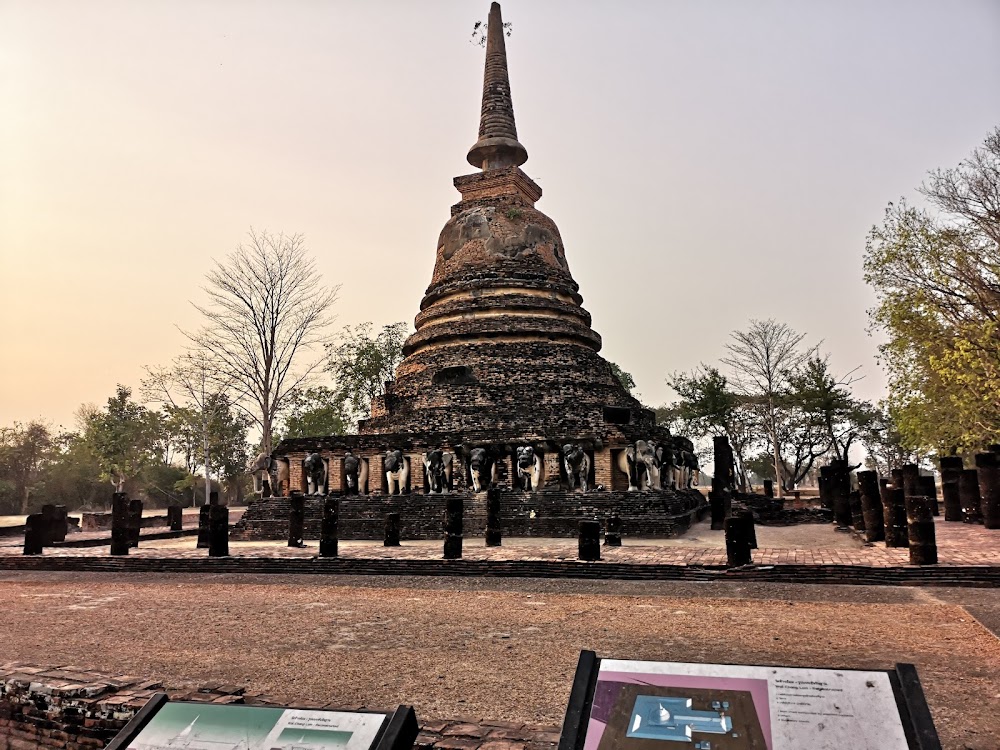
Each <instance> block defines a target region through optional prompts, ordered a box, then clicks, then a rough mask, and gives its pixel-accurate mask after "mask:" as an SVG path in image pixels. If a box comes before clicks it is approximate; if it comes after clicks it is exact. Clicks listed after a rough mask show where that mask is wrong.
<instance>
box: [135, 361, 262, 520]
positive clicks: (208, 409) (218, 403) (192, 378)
mask: <svg viewBox="0 0 1000 750" xmlns="http://www.w3.org/2000/svg"><path fill="white" fill-rule="evenodd" d="M146 372H147V374H148V377H147V379H146V380H144V381H143V391H144V393H145V395H146V398H147V399H148V400H150V401H154V402H158V403H161V404H163V417H164V420H163V424H164V427H165V437H166V438H167V444H168V446H170V447H172V448H173V449H174V450H175V451H176V452H178V453H179V454H180V455H182V456H183V457H184V464H185V466H186V468H187V471H188V472H189V473H191V474H194V473H196V472H197V471H198V469H199V468H201V469H202V470H203V473H204V474H205V476H206V477H207V478H208V479H209V480H211V477H212V475H213V473H214V474H215V476H216V477H217V478H219V479H220V480H225V481H227V482H232V481H234V480H235V479H236V477H237V476H238V475H240V474H241V473H243V472H244V471H245V468H246V465H247V463H248V461H249V457H248V454H249V447H248V446H247V430H248V429H249V427H250V424H251V421H252V420H251V418H250V417H249V415H247V414H246V413H245V412H243V411H242V410H237V409H235V408H234V406H233V404H232V401H231V394H232V393H233V392H234V389H233V388H232V384H231V382H230V381H226V380H225V379H223V378H221V377H219V373H218V372H216V370H215V366H214V365H213V364H212V363H211V362H210V361H206V360H203V359H199V358H197V357H195V356H193V355H191V354H186V355H184V356H181V357H178V358H177V359H175V360H174V362H173V363H172V365H171V366H170V367H165V368H164V367H160V368H146ZM164 454H165V456H169V454H170V451H169V450H165V451H164ZM163 463H164V464H169V463H170V460H169V458H166V457H165V459H164V461H163ZM202 487H203V489H204V492H205V502H206V503H207V502H208V501H209V493H210V491H211V482H210V481H208V482H202ZM186 488H187V485H185V489H186Z"/></svg>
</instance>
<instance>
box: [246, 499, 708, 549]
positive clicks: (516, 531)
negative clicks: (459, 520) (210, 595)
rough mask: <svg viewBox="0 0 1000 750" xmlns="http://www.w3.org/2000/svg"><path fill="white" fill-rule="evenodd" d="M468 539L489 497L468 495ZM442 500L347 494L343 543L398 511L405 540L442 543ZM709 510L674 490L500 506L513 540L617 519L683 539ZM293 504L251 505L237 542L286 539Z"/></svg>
mask: <svg viewBox="0 0 1000 750" xmlns="http://www.w3.org/2000/svg"><path fill="white" fill-rule="evenodd" d="M462 497H463V501H464V505H465V512H464V527H465V529H464V533H465V534H466V536H483V535H484V534H485V533H486V494H485V493H479V494H471V493H468V494H463V495H462ZM444 504H445V496H444V495H424V494H422V493H417V492H413V493H410V494H409V495H396V496H388V495H372V496H367V497H365V496H357V495H353V496H347V497H341V500H340V526H339V537H340V538H341V539H381V538H382V536H383V534H384V530H385V516H386V514H388V513H399V515H400V521H401V536H402V538H403V539H440V538H441V537H442V536H443V524H444ZM704 505H705V500H704V498H703V496H702V495H701V494H700V493H698V492H694V491H688V492H672V491H669V490H665V491H662V492H588V493H578V492H560V491H552V492H549V491H546V492H541V493H532V492H504V493H502V495H501V501H500V508H501V510H500V518H501V523H502V531H503V533H504V534H505V535H507V536H514V537H564V538H565V537H575V536H576V535H577V533H578V531H579V522H580V521H581V520H584V519H588V518H597V519H600V520H604V519H606V518H607V517H609V516H611V515H616V514H617V515H618V516H620V517H621V518H622V521H623V522H624V526H625V528H624V532H623V533H624V534H625V535H626V536H634V537H672V536H677V535H679V534H681V533H683V532H684V531H686V530H687V528H688V527H689V526H690V525H691V523H692V520H693V518H694V517H695V515H696V514H697V513H698V511H699V510H700V509H701V508H703V507H704ZM322 509H323V499H322V498H307V499H306V522H305V535H306V537H307V538H311V539H318V538H319V534H320V525H321V522H322ZM289 510H290V508H289V502H288V499H287V498H269V499H267V500H259V501H255V502H252V503H251V504H250V505H249V507H248V508H247V511H246V513H244V515H243V518H241V519H240V521H239V523H237V524H236V526H235V527H234V529H233V531H232V534H231V538H232V539H235V540H253V539H287V538H288V514H289Z"/></svg>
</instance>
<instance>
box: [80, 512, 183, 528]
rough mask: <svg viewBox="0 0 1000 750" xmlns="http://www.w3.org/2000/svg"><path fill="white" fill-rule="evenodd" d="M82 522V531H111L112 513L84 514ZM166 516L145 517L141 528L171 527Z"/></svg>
mask: <svg viewBox="0 0 1000 750" xmlns="http://www.w3.org/2000/svg"><path fill="white" fill-rule="evenodd" d="M82 516H83V518H82V521H81V526H80V530H81V531H111V514H110V513H84V514H82ZM169 525H170V521H169V520H168V519H167V517H166V516H143V517H142V521H141V527H142V528H144V529H149V528H153V527H156V526H169Z"/></svg>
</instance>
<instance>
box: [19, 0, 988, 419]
mask: <svg viewBox="0 0 1000 750" xmlns="http://www.w3.org/2000/svg"><path fill="white" fill-rule="evenodd" d="M623 5H624V7H623ZM488 9H489V2H487V1H486V0H483V2H480V3H469V2H460V1H459V0H442V1H441V2H437V3H433V4H427V3H419V4H418V3H403V2H375V3H353V2H346V1H344V2H329V3H317V2H308V1H306V0H301V1H299V2H287V3H263V2H261V3H251V4H248V3H243V2H236V1H235V0H210V1H209V2H203V3H198V4H184V3H176V2H167V1H166V0H149V1H147V2H143V3H129V2H124V0H119V1H112V0H93V1H92V2H88V3H74V2H69V1H68V0H65V1H57V0H39V1H36V2H28V1H27V0H8V1H7V2H5V3H4V4H2V5H0V97H2V99H0V101H2V102H3V105H4V108H3V116H2V117H0V268H2V271H3V278H4V282H5V283H4V293H3V295H0V300H2V301H0V318H2V320H3V322H4V324H5V325H4V328H5V332H6V341H5V346H4V347H3V349H2V352H3V354H2V359H0V424H9V423H10V422H12V421H15V420H19V421H28V420H31V419H35V418H39V417H40V418H43V419H46V420H48V421H49V422H51V423H52V424H53V425H57V426H58V425H62V426H64V427H66V428H71V427H73V414H74V412H75V410H76V409H77V408H78V407H79V406H80V404H82V403H88V402H90V403H96V404H98V405H102V404H103V403H104V402H105V401H106V399H107V398H108V397H110V396H111V395H113V393H114V390H115V384H116V383H123V384H126V385H129V386H131V387H132V388H133V390H134V391H138V388H139V384H140V380H141V378H142V376H143V367H144V366H147V365H162V364H167V363H168V362H169V361H170V360H171V359H172V358H173V357H174V356H176V355H178V354H180V353H182V352H183V350H184V344H185V339H184V337H183V335H182V334H181V333H180V330H179V329H181V328H185V329H192V328H196V327H197V326H198V323H199V319H198V314H197V312H196V310H195V309H194V307H193V306H192V304H191V303H192V302H203V301H204V295H203V293H202V292H201V290H200V287H201V285H202V284H203V280H204V277H205V275H206V273H207V272H208V271H209V270H210V268H211V267H212V264H213V260H220V259H223V258H224V257H225V256H226V254H228V253H229V252H231V251H232V250H233V249H234V248H235V246H236V245H237V244H238V243H240V242H242V241H243V240H244V239H245V237H246V233H247V231H248V230H249V228H250V227H251V226H253V227H255V228H257V229H266V230H268V231H270V232H273V233H278V232H284V233H285V234H296V233H301V234H303V235H304V237H305V243H306V246H307V247H308V248H309V249H310V250H311V252H312V254H313V255H314V256H315V258H316V260H317V265H318V267H319V268H320V270H321V272H322V274H323V277H324V279H325V281H326V282H327V283H328V284H330V285H335V284H342V288H341V293H340V301H339V302H338V303H337V305H336V307H335V312H336V313H337V315H338V324H339V325H342V324H354V323H360V322H363V321H372V322H373V323H374V324H375V325H376V326H381V325H384V324H387V323H392V322H395V321H398V320H404V321H406V322H407V323H409V324H412V321H413V317H414V315H415V314H416V312H417V307H418V304H419V301H420V298H421V296H422V294H423V290H424V288H425V287H426V285H427V284H428V282H429V280H430V275H431V268H432V265H433V260H434V248H435V243H436V240H437V236H438V233H439V231H440V229H441V227H442V226H443V224H444V222H445V221H446V220H447V218H448V215H449V213H448V212H449V207H450V206H451V205H452V204H453V203H455V202H457V200H458V198H459V196H458V193H457V192H456V191H455V190H454V188H453V187H452V184H451V180H452V178H453V177H455V176H457V175H462V174H467V173H469V172H470V171H471V169H470V167H469V166H468V164H466V163H465V154H466V152H467V150H468V148H469V146H471V145H472V143H473V142H474V141H475V136H476V130H477V125H478V114H479V96H480V87H481V81H482V64H483V50H482V49H481V48H479V47H477V46H475V45H473V44H470V43H469V35H470V32H471V31H472V27H473V24H474V23H475V21H477V20H481V19H484V18H485V17H486V14H487V12H488ZM503 11H504V18H505V20H508V21H510V22H511V23H512V25H513V33H512V36H511V37H510V39H508V40H507V49H508V55H509V61H510V71H511V87H512V93H513V100H514V110H515V114H516V116H517V124H518V136H519V139H520V141H521V142H522V143H523V144H524V145H525V146H526V147H527V150H528V153H529V155H530V158H529V160H528V162H527V164H526V165H525V166H524V170H525V171H526V172H527V173H528V174H529V175H530V176H531V177H532V178H533V179H534V180H535V181H537V182H538V184H539V185H540V186H541V187H542V188H543V190H544V191H545V195H544V196H543V197H542V199H541V201H540V202H539V204H538V208H539V209H540V210H542V211H544V212H545V213H546V214H548V215H549V216H551V217H552V218H553V219H554V220H555V221H556V223H557V224H558V225H559V228H560V231H561V233H562V236H563V240H564V242H565V246H566V254H567V259H568V262H569V265H570V268H571V270H572V272H573V275H574V277H575V279H576V280H577V282H578V283H579V284H580V288H581V293H582V295H583V297H584V305H585V307H586V308H587V309H588V310H589V311H590V312H591V313H592V315H593V320H594V328H595V329H596V330H597V331H598V333H600V334H601V335H602V337H603V339H604V349H603V351H602V354H603V355H604V356H605V357H606V358H608V359H610V360H611V361H614V362H616V363H618V364H619V365H620V366H621V367H622V368H623V369H625V370H627V371H629V372H631V373H632V374H633V375H634V376H635V379H636V382H637V384H638V391H639V392H640V393H641V396H642V398H643V400H644V402H646V403H648V404H650V405H653V406H655V405H659V404H661V403H663V402H665V401H667V400H669V399H670V398H671V393H670V391H669V389H668V388H667V386H666V385H665V383H664V378H665V377H666V376H667V375H668V374H669V373H671V372H674V371H685V370H690V369H692V368H693V367H695V366H697V365H698V364H699V363H700V362H706V363H709V364H714V363H717V362H718V360H719V358H720V357H721V356H722V355H723V353H724V351H723V346H724V344H725V342H726V340H727V337H728V334H729V332H730V331H731V330H733V329H736V328H742V327H745V325H746V324H747V322H748V321H749V319H751V318H768V317H773V318H776V319H778V320H782V321H785V322H787V323H788V324H789V325H790V326H792V327H793V328H795V329H797V330H799V331H802V332H806V333H807V334H808V335H807V341H809V342H810V343H815V342H817V341H820V340H822V341H823V342H824V345H823V348H824V349H825V350H826V351H829V352H830V353H831V357H832V362H833V365H834V367H835V369H836V370H838V371H840V372H844V371H847V370H849V369H851V368H852V367H854V366H856V365H861V367H862V371H863V373H864V374H865V376H866V377H865V379H864V380H862V381H861V382H859V383H858V384H857V385H856V386H855V389H856V392H857V393H858V394H859V395H861V396H864V397H868V398H878V397H880V396H881V395H882V394H883V392H884V382H885V381H884V377H883V376H882V374H881V372H880V371H879V369H878V367H877V365H876V362H875V355H876V347H877V343H878V339H877V338H872V337H869V336H868V334H867V333H866V326H867V318H866V314H865V310H866V308H868V307H870V306H871V305H872V303H873V297H872V295H871V293H870V291H869V290H868V289H866V287H865V286H864V283H863V280H862V278H861V259H862V254H863V251H864V243H865V234H866V233H867V231H868V229H869V228H870V227H871V225H872V224H873V223H876V222H878V221H880V220H881V217H882V213H883V210H884V208H885V206H886V204H887V203H888V202H889V201H894V200H898V199H899V198H900V197H901V196H906V197H908V198H909V199H911V200H916V199H917V196H916V194H915V192H914V190H915V188H917V187H918V186H919V185H920V183H921V181H922V180H923V178H924V175H925V174H926V172H927V171H928V170H930V169H933V168H936V167H949V166H953V165H954V164H956V163H958V162H959V161H960V160H961V159H962V158H964V157H965V156H966V155H968V153H969V152H970V151H971V150H972V149H973V148H974V147H976V146H977V145H978V144H979V143H980V142H981V141H982V139H983V137H984V136H985V135H986V134H987V132H989V131H990V130H991V129H992V128H993V127H995V126H997V125H998V124H1000V99H998V98H997V97H996V96H995V95H994V94H995V92H997V91H1000V5H997V4H996V3H995V2H988V1H987V0H982V1H979V2H977V1H975V0H970V1H969V2H965V3H961V4H948V3H941V2H926V1H916V2H908V3H905V4H901V3H895V2H888V0H879V1H876V2H870V3H864V4H861V3H857V4H844V3H838V2H833V0H824V1H822V2H814V3H808V4H806V3H796V2H792V1H791V0H785V1H784V2H777V1H770V0H768V1H761V2H753V3H745V2H737V1H736V0H722V1H721V2H714V3H701V2H695V1H694V0H687V1H684V2H657V3H653V2H649V3H645V2H636V3H631V4H620V3H610V2H604V3H602V2H596V1H595V2H588V3H579V2H576V3H570V2H552V3H531V2H527V0H507V1H506V2H504V3H503Z"/></svg>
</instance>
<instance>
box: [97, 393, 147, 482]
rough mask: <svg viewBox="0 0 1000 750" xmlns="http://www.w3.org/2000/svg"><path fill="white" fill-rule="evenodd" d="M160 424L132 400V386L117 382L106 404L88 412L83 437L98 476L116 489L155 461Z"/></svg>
mask: <svg viewBox="0 0 1000 750" xmlns="http://www.w3.org/2000/svg"><path fill="white" fill-rule="evenodd" d="M161 432H162V423H161V420H160V418H159V416H158V415H157V414H155V413H154V412H150V411H149V410H148V409H146V407H144V406H142V405H141V404H137V403H136V402H135V401H133V400H132V389H131V388H128V387H126V386H124V385H119V386H118V388H117V390H116V393H115V395H114V396H113V397H112V398H109V399H108V404H107V406H106V407H105V408H104V409H103V410H100V411H97V412H95V413H93V414H91V415H90V417H89V419H88V423H87V429H86V433H85V439H86V440H87V442H88V443H89V445H90V448H91V450H92V451H93V453H94V456H95V457H96V458H97V464H98V467H99V470H100V474H101V478H102V479H103V480H105V481H109V482H111V484H112V485H114V487H115V489H116V491H117V492H123V491H124V490H125V485H126V483H127V482H129V481H130V480H134V479H135V478H136V477H137V476H138V475H139V474H140V472H141V471H142V470H143V468H145V467H146V466H148V465H149V464H151V463H153V462H155V461H156V460H157V455H158V451H157V441H158V437H159V434H160V433H161Z"/></svg>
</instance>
